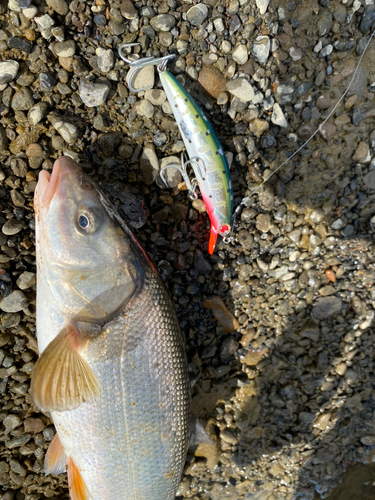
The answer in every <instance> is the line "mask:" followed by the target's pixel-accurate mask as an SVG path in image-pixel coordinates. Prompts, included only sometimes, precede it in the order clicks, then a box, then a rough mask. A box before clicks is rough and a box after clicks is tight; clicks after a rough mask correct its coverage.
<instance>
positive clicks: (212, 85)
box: [198, 66, 227, 99]
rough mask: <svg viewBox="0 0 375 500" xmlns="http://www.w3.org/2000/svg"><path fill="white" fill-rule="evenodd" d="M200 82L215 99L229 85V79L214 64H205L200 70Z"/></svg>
mask: <svg viewBox="0 0 375 500" xmlns="http://www.w3.org/2000/svg"><path fill="white" fill-rule="evenodd" d="M198 82H199V83H200V84H201V85H202V87H203V88H204V89H205V90H206V91H207V92H208V93H209V94H210V95H212V97H214V98H215V99H217V98H218V97H219V95H220V94H221V93H222V92H224V91H225V90H226V85H227V79H226V78H225V77H224V75H223V74H222V72H221V71H220V70H219V69H217V68H215V67H214V66H203V67H202V69H201V71H200V72H199V77H198Z"/></svg>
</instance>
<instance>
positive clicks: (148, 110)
mask: <svg viewBox="0 0 375 500" xmlns="http://www.w3.org/2000/svg"><path fill="white" fill-rule="evenodd" d="M134 108H135V111H136V113H137V114H138V115H140V116H145V117H146V118H152V116H153V115H154V112H155V108H154V106H153V105H152V104H151V103H150V102H149V101H148V100H147V99H142V100H141V101H137V102H136V104H135V106H134Z"/></svg>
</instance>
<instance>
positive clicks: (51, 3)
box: [46, 0, 69, 16]
mask: <svg viewBox="0 0 375 500" xmlns="http://www.w3.org/2000/svg"><path fill="white" fill-rule="evenodd" d="M46 1H47V5H48V7H50V8H51V9H53V10H54V11H55V12H57V14H60V16H66V15H67V13H68V11H69V7H68V4H67V3H66V1H65V0H46Z"/></svg>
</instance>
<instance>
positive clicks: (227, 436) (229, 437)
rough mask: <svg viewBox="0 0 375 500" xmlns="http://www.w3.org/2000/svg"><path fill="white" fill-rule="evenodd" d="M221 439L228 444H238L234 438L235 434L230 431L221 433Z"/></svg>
mask: <svg viewBox="0 0 375 500" xmlns="http://www.w3.org/2000/svg"><path fill="white" fill-rule="evenodd" d="M220 437H221V439H222V440H223V441H225V442H226V443H228V444H237V443H238V439H237V438H236V437H235V436H234V434H233V432H232V431H231V430H230V429H224V430H222V431H221V433H220Z"/></svg>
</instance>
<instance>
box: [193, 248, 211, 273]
mask: <svg viewBox="0 0 375 500" xmlns="http://www.w3.org/2000/svg"><path fill="white" fill-rule="evenodd" d="M194 267H195V269H196V270H197V271H199V272H200V273H201V274H210V273H211V271H212V266H211V264H210V263H209V262H208V261H207V260H206V258H205V255H204V253H203V252H202V251H201V250H195V255H194Z"/></svg>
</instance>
